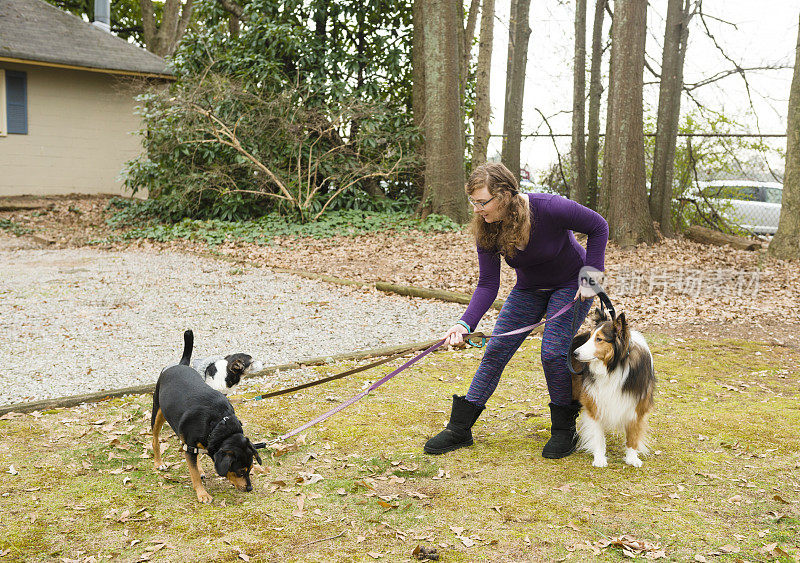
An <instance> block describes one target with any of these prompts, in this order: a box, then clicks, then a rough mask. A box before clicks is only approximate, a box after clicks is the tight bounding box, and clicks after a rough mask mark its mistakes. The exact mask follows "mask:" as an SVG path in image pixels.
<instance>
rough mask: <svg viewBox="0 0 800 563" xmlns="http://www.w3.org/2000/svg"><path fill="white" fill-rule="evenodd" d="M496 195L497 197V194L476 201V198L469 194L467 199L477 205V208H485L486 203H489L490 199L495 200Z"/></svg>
mask: <svg viewBox="0 0 800 563" xmlns="http://www.w3.org/2000/svg"><path fill="white" fill-rule="evenodd" d="M496 197H497V196H492V197H490V198H489V199H487V200H486V201H475V200H474V199H472V198H471V197H470V196H467V200H469V202H470V203H471V204H472V205H473V206H474V207H476V208H477V209H483V208H484V207H486V204H487V203H489V202H490V201H492V200H493V199H494V198H496Z"/></svg>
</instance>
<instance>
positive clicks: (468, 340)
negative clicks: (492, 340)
mask: <svg viewBox="0 0 800 563" xmlns="http://www.w3.org/2000/svg"><path fill="white" fill-rule="evenodd" d="M473 338H480V339H481V343H480V344H475V343H474V342H473V341H472V339H473ZM464 342H466V343H467V345H468V346H470V347H471V348H483V347H484V346H486V335H485V334H483V333H482V332H473V333H471V334H466V335H464Z"/></svg>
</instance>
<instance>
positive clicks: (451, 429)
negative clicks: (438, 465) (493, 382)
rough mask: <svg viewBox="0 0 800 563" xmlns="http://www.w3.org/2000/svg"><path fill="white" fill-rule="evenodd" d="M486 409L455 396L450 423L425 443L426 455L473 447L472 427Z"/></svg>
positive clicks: (464, 398)
mask: <svg viewBox="0 0 800 563" xmlns="http://www.w3.org/2000/svg"><path fill="white" fill-rule="evenodd" d="M485 408H486V407H479V406H478V405H475V404H473V403H470V402H469V401H467V399H466V397H459V396H458V395H453V410H452V412H451V413H450V422H448V423H447V426H446V427H445V429H444V430H442V431H441V432H439V433H438V434H437V435H436V436H434V437H433V438H431V439H430V440H428V441H427V442H425V453H426V454H443V453H445V452H452V451H453V450H457V449H458V448H464V447H466V446H471V445H472V430H471V428H472V425H473V424H475V421H476V420H478V417H479V416H480V415H481V413H482V412H483V409H485Z"/></svg>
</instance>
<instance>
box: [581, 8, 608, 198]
mask: <svg viewBox="0 0 800 563" xmlns="http://www.w3.org/2000/svg"><path fill="white" fill-rule="evenodd" d="M605 9H606V0H597V1H596V3H595V7H594V26H593V27H592V69H591V71H590V74H589V124H588V128H589V137H588V139H587V141H586V190H587V192H588V196H587V199H588V201H589V207H590V208H592V209H594V210H597V168H598V160H599V155H600V98H601V96H602V95H603V81H602V74H601V68H602V64H603V16H604V14H605Z"/></svg>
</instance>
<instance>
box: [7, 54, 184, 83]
mask: <svg viewBox="0 0 800 563" xmlns="http://www.w3.org/2000/svg"><path fill="white" fill-rule="evenodd" d="M0 62H6V63H18V64H26V65H35V66H44V67H50V68H63V69H67V70H84V71H87V72H98V73H101V74H116V75H122V76H136V77H139V78H160V79H162V80H176V77H175V75H173V74H166V73H158V72H142V71H136V70H121V69H111V68H95V67H88V66H80V65H68V64H63V63H54V62H50V61H37V60H34V59H21V58H16V57H0Z"/></svg>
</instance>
